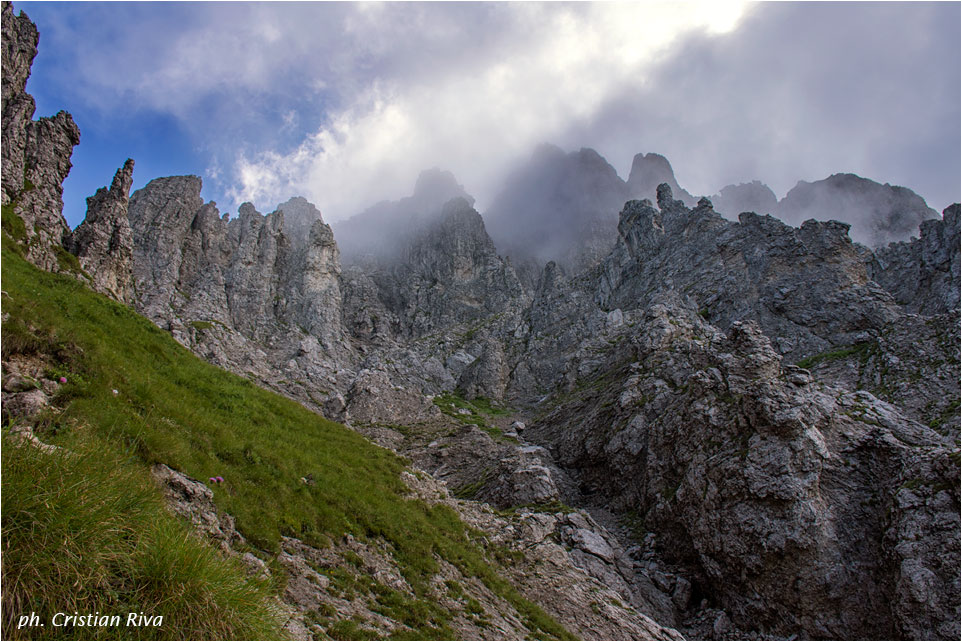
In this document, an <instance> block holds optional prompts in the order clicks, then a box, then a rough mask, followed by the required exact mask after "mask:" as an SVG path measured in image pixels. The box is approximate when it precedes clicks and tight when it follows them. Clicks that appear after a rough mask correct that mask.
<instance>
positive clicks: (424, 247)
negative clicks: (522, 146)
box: [371, 198, 523, 337]
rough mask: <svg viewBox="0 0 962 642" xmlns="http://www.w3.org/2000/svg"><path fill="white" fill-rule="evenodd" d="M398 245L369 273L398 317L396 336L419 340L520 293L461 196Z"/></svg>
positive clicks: (498, 309) (499, 307)
mask: <svg viewBox="0 0 962 642" xmlns="http://www.w3.org/2000/svg"><path fill="white" fill-rule="evenodd" d="M401 247H402V250H401V256H400V258H399V260H397V261H395V262H393V263H388V264H386V265H385V267H383V268H380V269H377V270H376V271H374V272H373V273H372V274H371V278H372V279H373V280H374V282H375V283H377V285H378V289H379V294H378V296H379V298H380V300H381V301H382V302H383V303H384V304H385V306H386V307H387V308H388V310H390V311H391V313H392V314H393V315H395V316H396V317H397V319H398V326H397V327H396V328H395V333H396V334H397V335H400V336H408V337H420V336H423V335H425V334H428V333H430V332H432V331H435V330H438V329H441V328H445V327H450V326H452V325H456V324H461V323H469V322H475V321H480V320H482V319H484V318H486V317H488V316H490V315H494V314H499V313H504V312H505V311H506V309H507V308H509V307H510V306H511V305H512V304H511V302H512V300H514V299H517V298H518V297H521V296H522V295H523V289H522V287H521V283H520V281H519V280H518V277H517V276H516V274H515V272H514V269H513V268H512V267H511V265H510V264H509V263H507V262H506V261H504V260H503V259H502V258H501V257H499V256H498V253H497V251H496V250H495V247H494V243H492V241H491V238H490V237H489V236H488V234H487V231H486V230H485V225H484V222H483V221H482V219H481V215H480V214H478V213H477V212H476V211H475V210H474V209H473V208H472V207H471V204H470V203H469V202H468V201H467V200H465V199H463V198H456V199H453V200H451V201H449V202H448V203H447V204H445V206H444V208H443V210H442V213H441V215H440V217H439V218H438V219H437V220H436V221H434V222H433V223H431V224H429V225H427V226H426V227H425V228H424V229H423V231H422V232H421V233H420V234H419V235H418V236H417V237H416V238H415V239H414V240H413V241H412V242H411V243H410V245H407V246H403V245H402V246H401Z"/></svg>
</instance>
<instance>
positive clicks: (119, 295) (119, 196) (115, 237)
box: [66, 158, 134, 303]
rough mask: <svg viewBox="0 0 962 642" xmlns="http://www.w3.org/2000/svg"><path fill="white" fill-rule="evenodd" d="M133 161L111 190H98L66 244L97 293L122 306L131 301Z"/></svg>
mask: <svg viewBox="0 0 962 642" xmlns="http://www.w3.org/2000/svg"><path fill="white" fill-rule="evenodd" d="M133 172H134V161H133V160H131V159H129V158H128V159H127V162H126V163H124V166H123V167H121V168H120V169H118V170H117V173H116V174H115V175H114V180H113V182H112V183H111V185H110V189H109V190H108V189H105V188H100V189H99V190H97V193H96V194H95V195H93V196H91V197H89V198H88V199H87V215H86V217H84V220H83V222H82V223H81V224H80V225H79V226H78V227H77V229H76V230H74V232H73V234H71V235H70V237H69V238H68V240H67V243H66V245H67V249H69V250H70V251H71V252H72V253H73V254H75V255H77V258H78V259H80V266H81V267H82V268H83V269H84V270H85V271H86V272H87V273H88V274H90V276H91V282H90V285H91V287H93V288H94V289H95V290H97V291H98V292H101V293H103V294H106V295H108V296H111V297H113V298H115V299H117V300H118V301H120V302H122V303H131V302H132V301H133V282H132V281H133V258H134V241H133V235H132V234H131V231H130V221H129V220H128V219H127V204H128V202H129V198H128V197H129V194H130V186H131V184H132V183H133Z"/></svg>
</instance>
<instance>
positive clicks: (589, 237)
mask: <svg viewBox="0 0 962 642" xmlns="http://www.w3.org/2000/svg"><path fill="white" fill-rule="evenodd" d="M627 194H628V190H627V187H626V185H625V183H624V181H622V180H621V178H619V177H618V174H617V172H615V169H614V168H613V167H612V166H611V165H609V164H608V162H607V161H605V159H604V158H602V157H601V156H600V155H599V154H598V153H597V152H595V151H594V150H593V149H582V150H580V151H577V152H572V153H570V154H565V153H564V152H563V151H561V150H560V149H558V148H557V147H554V146H552V145H543V146H541V147H539V148H538V149H537V150H536V151H535V153H534V155H533V156H532V159H531V161H530V163H529V164H528V165H527V166H526V167H524V168H522V169H521V170H520V171H519V172H518V173H517V174H516V175H515V176H514V177H513V178H512V179H511V180H510V181H509V183H508V185H507V186H506V187H505V188H504V190H503V191H502V192H501V193H500V194H499V195H498V196H497V197H495V200H494V202H493V203H492V204H491V207H490V208H488V210H487V211H486V212H485V213H484V220H485V224H486V225H487V227H488V230H489V231H490V233H491V238H492V239H494V242H495V244H496V245H497V246H498V248H499V249H500V251H501V253H502V254H504V255H506V256H509V257H510V258H511V260H512V261H513V262H514V263H516V264H521V263H523V262H525V261H527V260H531V261H534V262H535V263H536V268H535V269H536V270H540V268H541V266H542V265H544V263H546V262H548V261H555V262H557V263H559V264H561V265H563V266H564V267H565V268H566V269H568V270H574V271H578V270H580V269H583V268H584V267H587V266H589V265H592V264H594V263H597V262H598V261H599V260H600V259H601V258H602V257H604V256H605V255H606V254H607V253H608V251H609V250H610V249H611V246H612V245H613V243H614V240H615V235H614V225H615V223H616V222H617V220H618V217H617V214H618V211H619V210H620V209H621V206H622V205H623V204H624V202H625V199H626V197H627Z"/></svg>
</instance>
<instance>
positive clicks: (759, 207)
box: [711, 181, 778, 219]
mask: <svg viewBox="0 0 962 642" xmlns="http://www.w3.org/2000/svg"><path fill="white" fill-rule="evenodd" d="M711 202H712V205H713V206H714V208H715V211H716V212H718V213H719V214H721V215H722V216H725V217H726V218H730V219H736V218H738V215H739V214H741V213H742V212H754V213H756V214H772V215H773V216H774V215H775V213H776V212H777V211H778V198H777V197H776V196H775V192H773V191H772V189H771V188H770V187H769V186H768V185H765V184H764V183H762V182H761V181H752V182H751V183H741V184H739V185H726V186H725V187H723V188H722V189H721V191H720V192H718V194H715V195H714V196H712V197H711Z"/></svg>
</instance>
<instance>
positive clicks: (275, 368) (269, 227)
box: [128, 176, 353, 408]
mask: <svg viewBox="0 0 962 642" xmlns="http://www.w3.org/2000/svg"><path fill="white" fill-rule="evenodd" d="M200 190H201V181H200V179H199V178H198V177H196V176H178V177H171V178H163V179H155V180H153V181H151V182H150V183H148V184H147V186H146V187H144V188H143V189H142V190H138V191H137V192H135V193H134V194H133V196H132V197H131V199H130V206H129V210H128V215H129V218H130V224H131V228H132V231H133V235H134V266H135V267H134V282H135V290H136V306H137V308H138V309H139V310H140V311H141V312H142V313H144V314H145V315H146V316H148V317H149V318H151V319H152V320H154V322H155V323H157V324H158V325H160V326H161V327H162V328H166V329H168V330H170V331H171V332H172V333H173V334H174V337H175V338H177V339H178V340H179V341H181V342H182V343H184V344H185V345H187V346H189V347H191V348H192V349H193V350H194V351H195V352H197V353H198V354H199V355H201V356H203V357H205V358H207V359H208V360H210V361H212V362H214V363H216V364H218V365H221V366H223V367H225V368H228V369H230V370H233V371H235V372H240V373H243V374H248V375H249V376H253V377H254V378H255V379H257V380H258V381H260V382H262V383H263V384H264V385H267V386H268V387H271V388H274V389H275V390H278V391H280V392H283V393H284V394H288V395H291V396H298V397H300V398H301V399H304V400H305V401H307V402H308V403H310V404H311V405H312V406H313V407H315V408H320V407H322V406H324V405H325V404H326V403H327V401H329V400H323V399H321V398H322V397H324V396H326V395H330V394H332V392H333V390H334V389H336V388H338V385H339V378H341V377H343V376H346V373H345V372H342V370H343V367H344V366H345V364H347V363H349V362H351V361H352V360H353V357H352V356H351V355H352V348H351V345H350V342H349V341H348V340H347V338H346V334H345V332H344V329H343V325H342V314H341V298H342V297H341V290H340V262H339V257H338V250H337V245H336V244H335V243H334V239H333V234H332V232H331V230H330V227H328V226H327V225H325V224H324V222H323V221H322V220H321V219H320V214H319V213H317V212H316V210H314V209H313V206H310V205H309V204H306V203H301V202H300V201H298V200H296V199H295V200H294V201H293V202H291V201H289V202H288V203H287V204H285V206H286V207H288V209H290V208H291V207H292V205H293V206H296V208H297V209H298V211H299V212H295V214H296V216H295V218H297V217H298V216H300V220H299V221H298V222H297V223H295V234H298V233H302V232H303V229H304V228H305V227H306V222H308V221H310V220H311V219H314V220H313V223H312V224H311V227H310V233H309V234H308V236H307V238H306V239H302V240H300V241H295V242H292V241H291V240H290V238H291V237H290V236H289V235H288V232H287V229H286V222H285V215H284V211H283V210H281V209H279V210H278V211H276V212H273V213H271V214H269V215H267V216H262V215H261V214H259V213H258V212H257V211H256V210H255V209H254V207H253V206H252V205H250V204H249V203H246V204H244V205H242V206H241V208H240V213H239V216H238V217H237V218H235V219H231V220H228V219H227V217H226V215H225V216H221V214H220V213H219V212H218V210H217V208H216V205H215V204H214V203H207V204H205V203H204V202H203V200H202V199H201V197H200ZM345 385H346V384H344V385H341V386H340V388H341V389H342V390H343V389H344V387H345ZM332 398H333V397H332Z"/></svg>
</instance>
